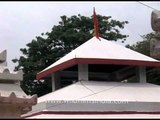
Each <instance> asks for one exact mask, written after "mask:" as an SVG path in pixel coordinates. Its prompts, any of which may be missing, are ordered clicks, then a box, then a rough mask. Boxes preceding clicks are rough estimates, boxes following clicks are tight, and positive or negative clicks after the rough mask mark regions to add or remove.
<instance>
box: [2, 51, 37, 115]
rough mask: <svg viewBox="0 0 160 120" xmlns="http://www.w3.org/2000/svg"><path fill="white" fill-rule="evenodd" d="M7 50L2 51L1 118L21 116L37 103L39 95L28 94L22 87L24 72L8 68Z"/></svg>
mask: <svg viewBox="0 0 160 120" xmlns="http://www.w3.org/2000/svg"><path fill="white" fill-rule="evenodd" d="M6 55H7V51H6V50H4V51H2V52H1V53H0V108H1V109H0V118H20V117H21V115H22V114H25V113H27V112H29V111H31V110H32V106H33V105H35V104H37V96H36V95H34V96H27V95H26V94H25V93H24V92H23V90H22V89H21V88H20V81H22V80H23V72H22V71H18V72H11V71H10V70H9V69H8V68H7V61H6V58H7V56H6Z"/></svg>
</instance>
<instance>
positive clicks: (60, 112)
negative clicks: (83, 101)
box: [21, 111, 160, 118]
mask: <svg viewBox="0 0 160 120" xmlns="http://www.w3.org/2000/svg"><path fill="white" fill-rule="evenodd" d="M41 114H62V115H93V114H95V115H104V114H105V115H112V114H160V111H156V112H138V111H120V112H117V111H40V112H37V113H33V114H31V115H26V116H23V117H21V118H27V117H33V116H36V115H41Z"/></svg>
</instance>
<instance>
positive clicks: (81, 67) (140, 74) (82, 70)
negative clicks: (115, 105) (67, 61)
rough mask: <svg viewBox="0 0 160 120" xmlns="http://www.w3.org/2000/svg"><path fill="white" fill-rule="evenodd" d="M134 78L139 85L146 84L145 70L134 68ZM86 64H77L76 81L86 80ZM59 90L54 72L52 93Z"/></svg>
mask: <svg viewBox="0 0 160 120" xmlns="http://www.w3.org/2000/svg"><path fill="white" fill-rule="evenodd" d="M136 78H137V79H138V81H139V82H140V83H146V68H145V67H144V66H138V67H137V68H136ZM88 79H89V72H88V64H78V80H88ZM59 88H60V73H59V72H55V73H53V74H52V91H55V90H57V89H59Z"/></svg>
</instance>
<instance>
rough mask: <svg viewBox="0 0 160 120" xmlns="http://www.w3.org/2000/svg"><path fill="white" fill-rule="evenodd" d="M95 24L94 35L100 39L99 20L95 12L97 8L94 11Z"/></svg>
mask: <svg viewBox="0 0 160 120" xmlns="http://www.w3.org/2000/svg"><path fill="white" fill-rule="evenodd" d="M93 20H94V21H93V22H94V35H95V36H96V38H98V39H99V32H98V19H97V16H96V12H95V8H94V9H93Z"/></svg>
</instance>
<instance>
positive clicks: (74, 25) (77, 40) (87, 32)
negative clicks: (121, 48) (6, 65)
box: [13, 14, 128, 96]
mask: <svg viewBox="0 0 160 120" xmlns="http://www.w3.org/2000/svg"><path fill="white" fill-rule="evenodd" d="M97 18H98V21H99V33H100V36H101V37H103V38H105V39H108V40H115V41H117V40H121V41H122V42H124V41H125V40H126V37H127V35H123V34H121V33H120V30H121V29H123V28H124V26H125V24H127V23H128V22H127V21H122V22H120V21H118V20H113V19H111V16H109V17H108V16H102V15H97ZM92 37H93V16H91V17H86V16H81V15H80V14H79V15H78V16H76V15H73V16H71V17H67V16H65V15H64V16H61V20H60V21H59V24H58V25H54V26H53V28H52V30H51V32H46V33H42V34H41V35H40V36H37V37H36V38H35V39H33V40H32V41H31V42H30V43H28V44H27V45H26V48H21V49H20V51H21V52H22V54H23V55H22V56H20V58H19V59H13V62H14V63H18V65H17V66H16V67H15V70H16V71H17V70H20V69H22V70H23V72H24V80H23V81H22V83H21V87H22V89H23V90H24V91H25V92H26V93H27V94H31V95H32V94H38V95H39V96H41V95H43V94H45V93H48V92H49V91H51V86H50V85H49V84H48V83H47V80H46V81H41V80H39V81H37V80H35V78H36V74H37V73H38V72H40V71H41V70H43V69H44V68H46V67H47V66H49V65H51V64H52V63H54V62H55V61H57V60H58V59H60V58H61V57H62V56H64V55H65V54H67V53H69V52H70V51H72V50H73V49H75V48H76V47H78V46H79V45H81V44H82V43H84V42H85V41H87V40H89V39H90V38H92Z"/></svg>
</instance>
